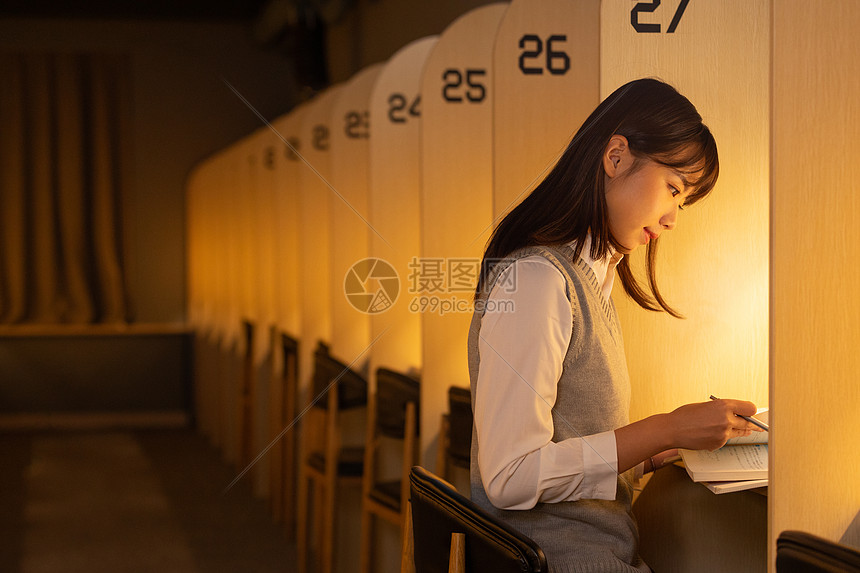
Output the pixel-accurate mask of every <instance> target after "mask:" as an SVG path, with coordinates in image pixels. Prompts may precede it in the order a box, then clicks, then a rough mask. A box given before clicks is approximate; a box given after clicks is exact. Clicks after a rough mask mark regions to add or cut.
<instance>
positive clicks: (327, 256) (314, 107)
mask: <svg viewBox="0 0 860 573" xmlns="http://www.w3.org/2000/svg"><path fill="white" fill-rule="evenodd" d="M341 89H342V87H341V86H335V87H332V88H329V89H327V90H326V91H325V92H323V93H321V94H320V95H318V96H317V97H316V98H315V99H314V100H313V101H311V102H309V103H308V104H307V112H306V113H305V116H304V118H303V119H302V126H301V132H300V134H301V140H302V141H304V142H306V144H305V145H304V146H303V150H302V157H303V158H304V160H305V161H303V162H302V166H301V169H299V170H298V174H297V175H298V183H299V187H298V189H299V208H298V213H299V217H298V229H299V238H298V241H299V249H298V262H299V268H298V275H299V277H300V280H299V300H300V301H301V306H302V312H301V328H300V331H299V333H300V339H299V387H300V388H302V389H303V390H302V391H304V389H305V388H308V387H309V385H310V380H311V376H312V375H313V352H314V348H315V347H316V344H317V342H319V341H320V340H323V341H329V340H331V296H330V290H331V289H330V285H331V279H330V277H331V273H330V265H331V248H330V241H329V238H330V224H331V200H332V192H331V190H330V189H329V188H328V180H329V179H330V178H331V152H330V150H331V135H330V131H331V110H332V106H333V105H334V102H335V100H336V99H337V97H338V95H339V93H340V90H341ZM306 402H307V400H306V399H301V400H300V401H299V404H300V405H304V404H305V403H306Z"/></svg>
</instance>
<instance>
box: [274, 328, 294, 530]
mask: <svg viewBox="0 0 860 573" xmlns="http://www.w3.org/2000/svg"><path fill="white" fill-rule="evenodd" d="M273 331H274V332H273V337H274V342H275V343H276V344H273V347H274V348H277V349H278V350H279V351H280V353H281V363H280V367H279V368H278V369H277V371H274V366H275V364H274V361H273V375H272V390H273V391H272V393H271V394H272V404H271V410H270V422H271V425H270V429H269V435H270V437H271V438H274V437H276V436H278V435H279V434H280V433H281V432H283V431H284V430H285V429H286V428H288V427H289V426H290V425H291V424H293V427H292V428H291V429H290V430H288V431H287V432H286V433H285V434H284V435H283V436H282V437H281V440H280V441H279V442H278V444H277V446H276V447H275V448H273V449H272V461H271V465H270V466H269V469H270V472H271V473H270V481H269V483H270V487H271V490H270V493H271V503H272V517H273V518H274V520H275V521H276V522H283V523H284V528H285V530H286V535H287V539H289V540H293V539H295V535H296V515H295V512H296V436H297V435H298V432H297V431H296V430H297V425H296V424H295V418H296V399H297V396H298V380H299V342H298V340H296V339H295V338H293V337H292V336H289V335H288V334H286V333H283V332H280V331H279V330H278V329H273Z"/></svg>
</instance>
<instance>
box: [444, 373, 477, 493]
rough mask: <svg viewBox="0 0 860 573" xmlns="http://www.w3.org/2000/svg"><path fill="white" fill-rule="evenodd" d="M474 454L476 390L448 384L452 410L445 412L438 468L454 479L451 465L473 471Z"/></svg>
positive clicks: (446, 477)
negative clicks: (473, 400) (472, 391)
mask: <svg viewBox="0 0 860 573" xmlns="http://www.w3.org/2000/svg"><path fill="white" fill-rule="evenodd" d="M471 457H472V393H471V391H470V390H469V389H468V388H460V387H459V386H451V387H450V388H448V412H447V413H445V414H442V425H441V429H440V432H439V448H438V450H437V453H436V470H437V471H438V472H439V475H440V476H442V479H445V480H448V481H450V480H451V473H452V472H451V469H452V468H461V469H464V470H466V471H469V469H470V464H471Z"/></svg>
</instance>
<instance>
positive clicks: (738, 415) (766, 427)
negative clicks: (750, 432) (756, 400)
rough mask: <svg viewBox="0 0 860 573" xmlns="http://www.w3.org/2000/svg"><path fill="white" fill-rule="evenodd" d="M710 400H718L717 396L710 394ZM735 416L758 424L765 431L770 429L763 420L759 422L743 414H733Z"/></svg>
mask: <svg viewBox="0 0 860 573" xmlns="http://www.w3.org/2000/svg"><path fill="white" fill-rule="evenodd" d="M711 400H719V398H717V397H716V396H714V395H713V394H711ZM735 416H737V417H738V418H743V419H744V420H746V421H747V422H749V423H751V424H755V425H756V426H758V427H759V428H761V429H762V430H764V431H765V432H769V431H770V428H768V426H767V424H765V423H764V422H759V421H758V420H756V419H755V418H750V417H749V416H743V415H741V414H735Z"/></svg>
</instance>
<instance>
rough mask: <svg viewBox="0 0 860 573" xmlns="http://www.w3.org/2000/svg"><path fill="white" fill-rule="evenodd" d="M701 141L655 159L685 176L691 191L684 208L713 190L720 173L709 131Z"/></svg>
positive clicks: (715, 150) (715, 147)
mask: <svg viewBox="0 0 860 573" xmlns="http://www.w3.org/2000/svg"><path fill="white" fill-rule="evenodd" d="M705 129H707V128H705ZM703 139H704V141H702V142H701V143H698V144H693V145H685V146H683V147H681V148H679V149H677V150H675V151H674V152H672V153H670V154H668V155H666V156H663V157H659V158H656V159H655V160H656V161H658V162H659V163H662V164H663V165H665V166H667V167H671V168H672V169H674V170H676V171H678V172H679V173H681V174H683V175H684V176H685V179H686V184H687V186H688V187H691V188H692V189H693V190H692V192H691V193H690V194H689V195H688V196H687V200H686V201H684V205H685V206H686V205H692V204H694V203H696V202H698V201H700V200H701V199H704V198H705V197H706V196H707V195H708V193H710V192H711V190H712V189H713V188H714V185H715V184H716V182H717V177H718V176H719V173H720V162H719V158H718V156H717V145H716V142H714V139H713V137H711V134H710V131H708V132H707V136H706V137H704V138H703Z"/></svg>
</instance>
